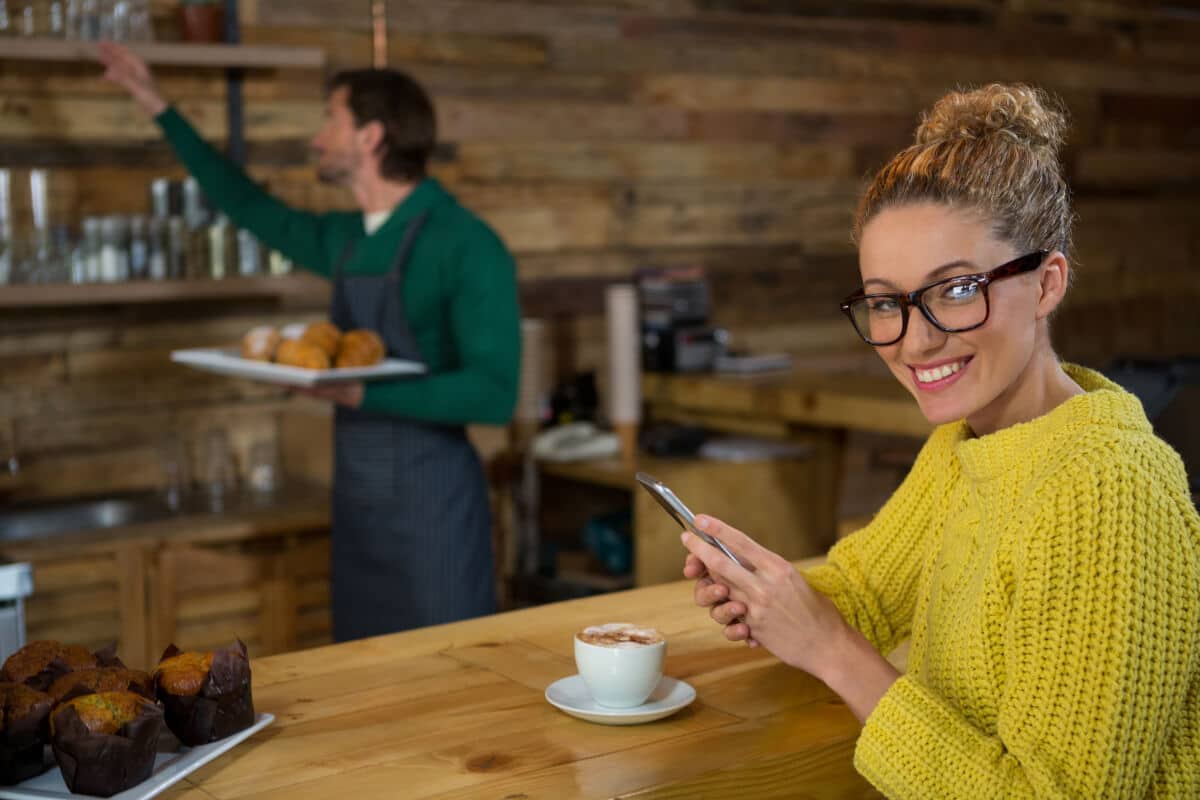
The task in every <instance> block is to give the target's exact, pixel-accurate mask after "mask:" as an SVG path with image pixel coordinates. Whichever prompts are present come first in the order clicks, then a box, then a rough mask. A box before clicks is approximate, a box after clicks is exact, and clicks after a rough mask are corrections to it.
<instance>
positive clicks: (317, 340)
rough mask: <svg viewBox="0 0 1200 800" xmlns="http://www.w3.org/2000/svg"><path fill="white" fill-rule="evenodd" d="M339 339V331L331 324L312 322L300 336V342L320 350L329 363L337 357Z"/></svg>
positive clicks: (340, 335) (340, 333) (340, 334)
mask: <svg viewBox="0 0 1200 800" xmlns="http://www.w3.org/2000/svg"><path fill="white" fill-rule="evenodd" d="M341 339H342V332H341V330H340V329H339V328H338V326H337V325H334V324H333V323H332V322H314V323H313V324H312V325H309V326H308V327H307V328H305V329H304V333H303V334H302V335H301V336H300V341H302V342H307V343H308V344H312V345H316V346H317V347H319V348H321V350H322V351H324V353H325V355H326V356H328V357H329V360H330V361H332V360H333V359H334V358H336V357H337V352H338V344H339V343H340V342H341Z"/></svg>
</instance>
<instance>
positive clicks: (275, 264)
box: [270, 250, 292, 275]
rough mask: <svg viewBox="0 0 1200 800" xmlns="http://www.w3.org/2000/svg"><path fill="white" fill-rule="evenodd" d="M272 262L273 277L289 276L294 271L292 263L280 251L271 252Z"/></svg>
mask: <svg viewBox="0 0 1200 800" xmlns="http://www.w3.org/2000/svg"><path fill="white" fill-rule="evenodd" d="M270 261H271V274H272V275H287V274H289V273H290V272H291V271H292V262H291V261H290V260H289V259H288V257H287V256H285V255H284V254H283V253H281V252H279V251H278V250H272V251H271V256H270Z"/></svg>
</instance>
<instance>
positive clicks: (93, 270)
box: [82, 217, 104, 283]
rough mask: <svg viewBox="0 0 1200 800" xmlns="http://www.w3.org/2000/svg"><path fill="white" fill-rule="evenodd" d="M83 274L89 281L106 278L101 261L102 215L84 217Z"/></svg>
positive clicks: (95, 281)
mask: <svg viewBox="0 0 1200 800" xmlns="http://www.w3.org/2000/svg"><path fill="white" fill-rule="evenodd" d="M82 240H83V264H84V266H83V275H84V280H85V281H86V282H87V283H99V282H100V281H101V280H103V278H104V270H103V268H102V265H101V263H100V255H101V249H102V248H103V246H104V221H103V220H102V219H101V218H100V217H84V219H83V237H82Z"/></svg>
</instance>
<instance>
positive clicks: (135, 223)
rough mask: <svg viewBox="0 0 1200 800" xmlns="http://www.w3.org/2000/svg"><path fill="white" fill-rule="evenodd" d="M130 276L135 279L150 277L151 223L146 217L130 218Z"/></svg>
mask: <svg viewBox="0 0 1200 800" xmlns="http://www.w3.org/2000/svg"><path fill="white" fill-rule="evenodd" d="M129 277H130V279H131V280H135V281H141V280H145V279H147V278H149V277H150V225H149V222H148V220H147V219H146V218H145V217H130V218H129Z"/></svg>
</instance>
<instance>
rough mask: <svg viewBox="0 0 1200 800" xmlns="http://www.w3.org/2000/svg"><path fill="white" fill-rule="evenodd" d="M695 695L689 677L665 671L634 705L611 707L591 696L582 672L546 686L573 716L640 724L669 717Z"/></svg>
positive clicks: (557, 703) (558, 705)
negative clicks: (683, 679)
mask: <svg viewBox="0 0 1200 800" xmlns="http://www.w3.org/2000/svg"><path fill="white" fill-rule="evenodd" d="M695 699H696V690H695V689H693V688H692V687H691V685H690V684H688V683H687V682H686V681H680V680H676V679H675V678H668V677H666V676H665V675H664V676H663V679H662V680H660V681H659V682H658V686H655V687H654V691H653V692H651V693H650V696H649V697H648V698H646V702H644V703H642V704H641V705H640V706H634V707H633V708H608V707H607V706H602V705H599V704H598V703H597V702H596V701H595V700H593V699H592V693H591V692H589V691H588V688H587V684H585V683H584V682H583V678H581V677H580V676H579V675H572V676H571V677H569V678H563V679H561V680H557V681H555V682H554V683H552V684H550V685H549V686H547V687H546V701H547V702H548V703H550V705H552V706H554V707H555V708H557V709H560V710H561V711H565V712H566V713H568V714H570V715H571V716H572V717H579V718H580V719H585V720H587V721H588V722H599V723H600V724H601V725H639V724H641V723H643V722H650V721H651V720H656V719H662V718H663V717H669V716H670V715H672V714H674V713H675V712H676V711H678V710H679V709H681V708H683V707H684V706H687V705H688V704H690V703H691V702H692V701H693V700H695Z"/></svg>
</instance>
